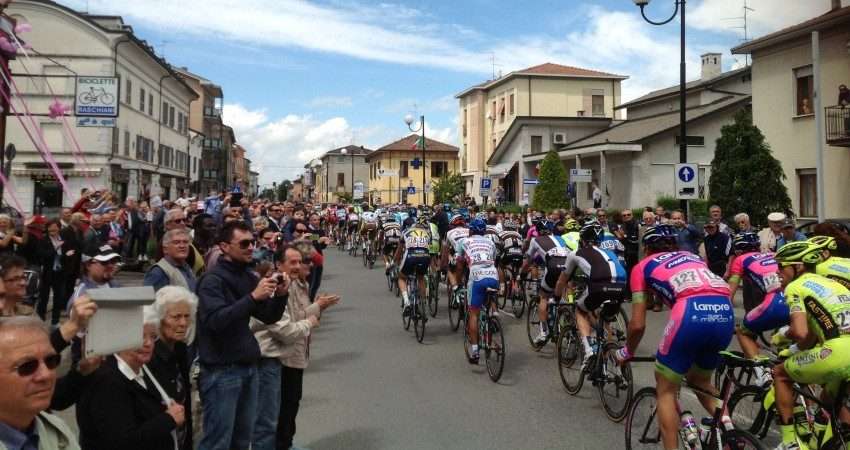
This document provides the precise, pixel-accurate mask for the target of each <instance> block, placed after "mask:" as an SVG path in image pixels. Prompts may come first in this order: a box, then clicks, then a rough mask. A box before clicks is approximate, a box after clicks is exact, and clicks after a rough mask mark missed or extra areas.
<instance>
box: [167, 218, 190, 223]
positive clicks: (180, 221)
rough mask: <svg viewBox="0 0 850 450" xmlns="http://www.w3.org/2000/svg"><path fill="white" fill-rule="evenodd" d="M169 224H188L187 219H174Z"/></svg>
mask: <svg viewBox="0 0 850 450" xmlns="http://www.w3.org/2000/svg"><path fill="white" fill-rule="evenodd" d="M169 222H174V223H186V219H185V218H184V219H172V220H169Z"/></svg>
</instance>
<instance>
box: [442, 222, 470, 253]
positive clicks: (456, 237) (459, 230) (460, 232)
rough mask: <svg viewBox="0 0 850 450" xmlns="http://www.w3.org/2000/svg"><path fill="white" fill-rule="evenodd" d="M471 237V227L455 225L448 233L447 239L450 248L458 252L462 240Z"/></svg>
mask: <svg viewBox="0 0 850 450" xmlns="http://www.w3.org/2000/svg"><path fill="white" fill-rule="evenodd" d="M467 237H469V228H466V227H455V228H452V229H451V230H449V231H448V233H446V240H447V241H448V242H449V248H451V249H452V250H454V251H455V253H457V249H458V245H459V244H460V241H461V240H463V239H465V238H467Z"/></svg>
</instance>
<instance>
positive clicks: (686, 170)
mask: <svg viewBox="0 0 850 450" xmlns="http://www.w3.org/2000/svg"><path fill="white" fill-rule="evenodd" d="M679 179H680V180H682V181H684V182H685V183H687V182H689V181H691V180H693V179H694V169H692V168H690V167H689V166H685V167H682V168H681V169H679Z"/></svg>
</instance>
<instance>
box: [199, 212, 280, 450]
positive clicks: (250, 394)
mask: <svg viewBox="0 0 850 450" xmlns="http://www.w3.org/2000/svg"><path fill="white" fill-rule="evenodd" d="M218 241H219V243H218V246H219V248H220V249H221V252H222V256H221V258H220V259H219V261H218V263H217V264H216V265H215V267H213V268H212V269H210V270H209V271H208V272H207V273H205V274H204V276H202V277H201V279H200V280H199V281H198V289H197V294H198V298H199V304H198V336H197V339H198V358H199V360H200V365H201V374H200V380H199V385H200V392H201V398H202V399H203V429H204V434H203V437H202V438H201V441H200V445H199V447H198V448H199V449H200V450H217V449H221V450H226V449H232V448H239V449H246V448H248V447H249V445H250V443H251V435H252V433H253V429H254V422H255V421H256V418H257V404H258V396H259V375H258V367H259V366H258V365H259V363H260V359H261V353H260V346H259V345H258V343H257V340H256V339H255V338H254V334H253V333H252V332H251V330H250V328H249V326H248V325H249V321H250V319H251V318H252V317H253V318H256V319H259V320H260V321H262V322H263V323H266V324H272V323H275V322H277V321H278V320H280V318H281V317H282V316H283V312H284V310H285V309H286V304H287V299H288V297H289V294H288V289H289V277H288V276H287V275H285V274H279V273H271V274H269V276H267V277H264V278H262V279H260V278H259V277H257V275H255V274H254V272H252V271H251V270H249V267H250V264H251V262H252V255H253V251H254V247H255V245H256V241H255V240H254V236H253V233H252V230H251V228H250V227H249V226H248V225H246V224H245V223H244V222H242V221H231V222H228V223H226V224H225V225H224V226H223V227H222V229H221V233H220V235H219V239H218Z"/></svg>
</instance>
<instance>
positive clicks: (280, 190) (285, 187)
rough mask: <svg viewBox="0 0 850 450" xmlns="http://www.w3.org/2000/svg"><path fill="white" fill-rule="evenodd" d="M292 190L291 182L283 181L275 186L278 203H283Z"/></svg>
mask: <svg viewBox="0 0 850 450" xmlns="http://www.w3.org/2000/svg"><path fill="white" fill-rule="evenodd" d="M291 190H292V182H291V181H289V180H283V181H281V182H280V184H278V185H277V198H278V200H280V201H285V200H286V199H287V197H288V196H289V191H291Z"/></svg>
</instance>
